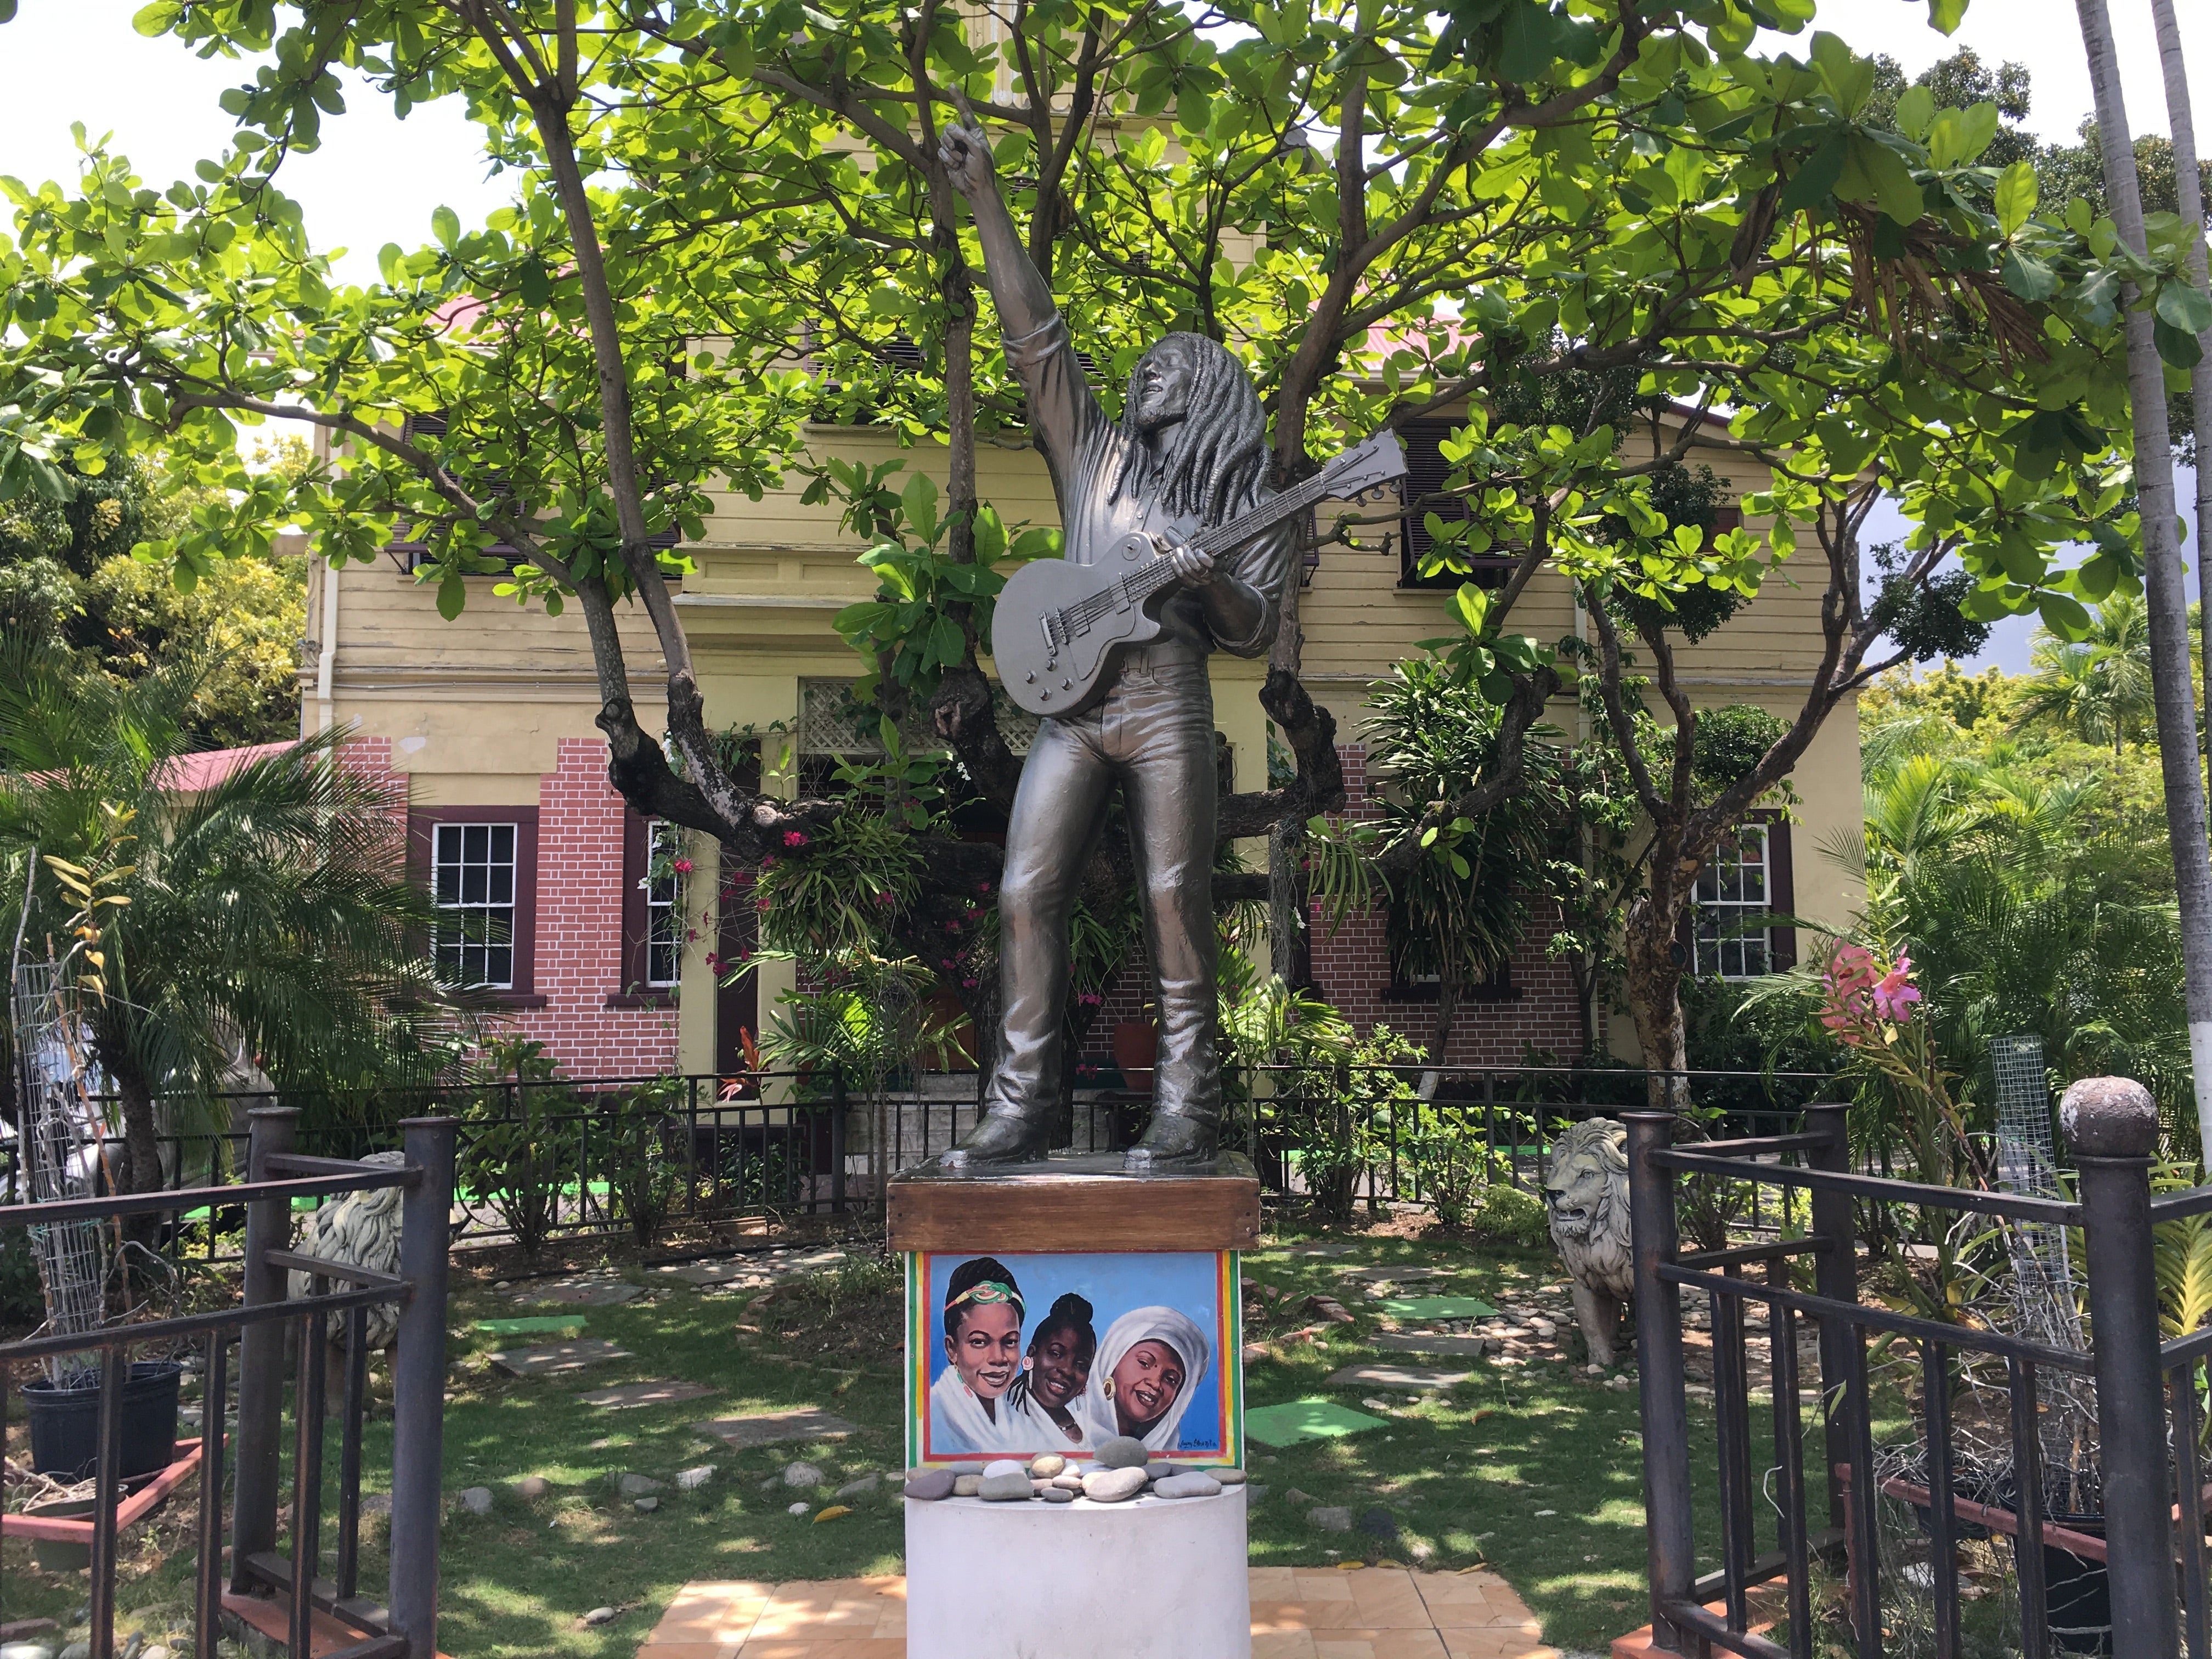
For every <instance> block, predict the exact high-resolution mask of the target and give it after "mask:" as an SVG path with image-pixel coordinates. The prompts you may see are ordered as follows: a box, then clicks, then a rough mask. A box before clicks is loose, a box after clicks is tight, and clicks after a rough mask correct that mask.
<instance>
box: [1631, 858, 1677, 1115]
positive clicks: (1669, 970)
mask: <svg viewBox="0 0 2212 1659" xmlns="http://www.w3.org/2000/svg"><path fill="white" fill-rule="evenodd" d="M1679 921H1680V916H1679V915H1677V914H1676V913H1675V908H1674V906H1673V905H1671V904H1669V903H1667V902H1665V901H1664V900H1663V899H1662V898H1659V897H1656V896H1653V895H1649V894H1647V895H1646V896H1644V897H1642V898H1639V899H1638V900H1637V901H1636V902H1635V903H1633V904H1632V905H1631V906H1630V907H1629V910H1628V927H1627V930H1626V931H1627V939H1626V947H1627V950H1626V954H1627V957H1628V1008H1629V1012H1630V1014H1631V1015H1632V1017H1633V1018H1635V1021H1636V1037H1637V1041H1638V1044H1639V1045H1640V1046H1641V1047H1642V1048H1643V1050H1644V1097H1645V1103H1646V1104H1647V1105H1649V1106H1650V1109H1652V1110H1653V1111H1655V1112H1683V1111H1686V1110H1688V1109H1689V1105H1690V1079H1689V1071H1690V1037H1689V1028H1688V1026H1687V1025H1686V1024H1685V1023H1684V1021H1683V1018H1682V994H1681V993H1682V964H1681V963H1680V962H1678V961H1677V960H1675V956H1674V951H1675V929H1676V927H1677V924H1678V923H1679Z"/></svg>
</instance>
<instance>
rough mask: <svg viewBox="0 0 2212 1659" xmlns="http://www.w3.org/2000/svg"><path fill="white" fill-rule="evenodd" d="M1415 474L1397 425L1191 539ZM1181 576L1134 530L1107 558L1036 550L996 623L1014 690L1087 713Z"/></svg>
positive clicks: (1270, 520) (1151, 631)
mask: <svg viewBox="0 0 2212 1659" xmlns="http://www.w3.org/2000/svg"><path fill="white" fill-rule="evenodd" d="M1405 476H1406V453H1405V451H1404V450H1403V449H1402V448H1401V447H1400V446H1399V443H1398V435H1397V434H1396V433H1395V432H1389V431H1383V432H1378V433H1376V435H1374V436H1373V437H1371V438H1370V439H1368V440H1367V441H1366V442H1364V443H1363V444H1361V445H1359V446H1358V447H1357V448H1353V449H1347V450H1346V451H1345V452H1344V453H1343V454H1341V455H1340V456H1338V457H1337V458H1336V459H1334V460H1333V461H1331V462H1330V463H1329V464H1328V465H1327V466H1325V467H1323V468H1322V470H1321V471H1319V472H1316V474H1315V475H1314V476H1313V477H1310V478H1308V479H1307V480H1306V481H1305V482H1304V483H1299V484H1295V485H1293V486H1291V488H1290V489H1286V490H1285V491H1283V493H1282V494H1281V495H1270V496H1269V497H1267V500H1265V501H1261V503H1260V504H1259V505H1258V506H1257V507H1254V508H1252V509H1251V511H1249V513H1241V514H1239V515H1238V516H1237V517H1236V518H1234V519H1231V520H1230V521H1229V522H1228V523H1227V524H1224V525H1217V526H1214V527H1213V528H1212V529H1211V530H1205V531H1200V532H1199V533H1198V534H1197V535H1195V536H1193V537H1191V538H1189V541H1188V545H1189V546H1191V547H1194V548H1196V549H1198V550H1200V552H1202V553H1211V554H1212V555H1213V556H1215V557H1216V558H1219V557H1220V556H1222V555H1223V554H1225V553H1226V552H1229V551H1230V550H1232V549H1234V548H1237V547H1241V546H1243V544H1245V543H1246V542H1249V541H1250V540H1251V539H1252V538H1254V537H1255V536H1257V535H1259V534H1260V533H1261V532H1262V531H1265V530H1268V529H1271V528H1273V526H1276V525H1278V524H1280V523H1281V522H1282V521H1283V520H1285V519H1287V518H1290V517H1291V516H1292V515H1293V514H1296V513H1303V512H1304V511H1305V510H1306V509H1307V508H1308V507H1311V506H1313V505H1314V503H1315V502H1316V501H1352V500H1354V499H1356V498H1357V497H1359V496H1362V495H1370V494H1372V493H1374V492H1376V491H1377V490H1379V489H1382V488H1383V486H1384V485H1386V484H1389V483H1393V482H1394V481H1395V480H1397V479H1399V478H1402V477H1405ZM1179 585H1180V584H1179V583H1178V582H1177V580H1176V574H1175V565H1174V562H1172V561H1171V560H1170V559H1168V558H1166V557H1164V556H1162V555H1161V554H1160V552H1159V550H1158V548H1157V547H1156V546H1155V544H1154V543H1153V540H1152V537H1151V536H1149V535H1147V534H1146V533H1145V532H1142V531H1134V532H1131V533H1130V534H1128V535H1127V536H1124V537H1122V538H1121V539H1120V540H1119V541H1118V542H1116V543H1115V545H1114V547H1113V549H1112V550H1110V551H1109V553H1108V554H1107V556H1106V557H1105V558H1103V559H1102V560H1101V561H1099V562H1097V564H1072V563H1070V562H1068V561H1067V560H1066V559H1035V560H1032V561H1030V562H1029V563H1028V564H1025V565H1024V566H1023V567H1022V568H1020V569H1019V570H1017V571H1016V572H1015V573H1014V574H1012V576H1011V577H1010V578H1008V579H1007V581H1006V586H1005V588H1004V589H1003V590H1001V591H1000V594H999V604H998V610H997V613H996V615H995V616H994V619H993V621H992V623H991V654H992V656H993V657H994V659H996V660H997V665H998V670H999V679H1000V684H1003V685H1004V686H1005V687H1006V695H1007V696H1010V697H1012V699H1013V700H1014V702H1016V703H1017V704H1018V705H1019V706H1020V707H1021V708H1025V709H1027V710H1028V711H1029V712H1030V714H1056V715H1060V716H1061V717H1062V718H1065V717H1066V716H1067V715H1070V714H1081V713H1082V712H1083V711H1084V710H1085V709H1086V708H1090V707H1091V705H1093V704H1094V703H1096V702H1097V701H1098V700H1099V698H1100V697H1102V696H1104V695H1105V683H1106V680H1107V678H1108V676H1107V671H1108V670H1109V668H1110V667H1112V665H1113V664H1114V661H1115V659H1116V658H1117V657H1118V656H1119V655H1120V653H1121V652H1122V651H1124V650H1127V649H1128V648H1129V647H1134V646H1140V645H1146V644H1149V643H1150V642H1151V641H1153V640H1155V639H1157V638H1158V637H1159V632H1160V626H1161V624H1160V607H1161V605H1163V604H1164V603H1165V601H1166V599H1167V596H1168V595H1169V594H1170V593H1171V592H1174V591H1175V589H1176V587H1177V586H1179Z"/></svg>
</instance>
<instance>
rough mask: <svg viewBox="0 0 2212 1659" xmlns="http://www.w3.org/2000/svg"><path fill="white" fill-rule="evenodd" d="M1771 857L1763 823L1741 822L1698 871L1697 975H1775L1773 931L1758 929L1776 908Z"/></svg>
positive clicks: (1753, 976) (1733, 977)
mask: <svg viewBox="0 0 2212 1659" xmlns="http://www.w3.org/2000/svg"><path fill="white" fill-rule="evenodd" d="M1773 854H1774V848H1773V843H1772V841H1771V836H1770V832H1769V829H1768V827H1767V826H1766V825H1765V824H1763V823H1744V824H1739V825H1737V826H1736V829H1735V835H1734V836H1732V837H1731V838H1730V839H1729V840H1726V841H1723V842H1722V843H1721V844H1720V847H1719V848H1718V849H1717V850H1716V851H1715V853H1714V854H1713V856H1712V860H1711V862H1710V863H1708V864H1707V865H1706V866H1705V869H1704V870H1702V871H1701V872H1699V875H1698V894H1697V898H1696V900H1695V905H1696V908H1695V909H1694V910H1693V912H1692V915H1693V917H1694V921H1695V928H1696V939H1697V963H1696V971H1697V972H1698V973H1699V974H1718V975H1720V976H1721V977H1722V978H1723V979H1759V978H1761V977H1763V976H1764V975H1767V974H1771V973H1772V972H1773V971H1774V948H1773V933H1774V930H1773V929H1772V928H1771V927H1761V926H1759V925H1757V924H1758V922H1759V921H1760V920H1761V919H1763V918H1765V917H1766V916H1768V915H1771V914H1772V912H1773V909H1774V860H1773Z"/></svg>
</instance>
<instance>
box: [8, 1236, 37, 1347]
mask: <svg viewBox="0 0 2212 1659" xmlns="http://www.w3.org/2000/svg"><path fill="white" fill-rule="evenodd" d="M45 1320H46V1293H45V1292H44V1291H42V1290H41V1289H40V1285H39V1259H38V1257H37V1256H36V1255H33V1252H32V1249H31V1236H30V1234H29V1233H27V1232H11V1233H9V1235H8V1236H7V1237H5V1238H0V1325H8V1326H14V1327H23V1326H36V1325H39V1324H41V1323H43V1322H45Z"/></svg>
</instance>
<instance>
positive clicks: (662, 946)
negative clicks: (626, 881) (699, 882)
mask: <svg viewBox="0 0 2212 1659" xmlns="http://www.w3.org/2000/svg"><path fill="white" fill-rule="evenodd" d="M650 829H651V835H650V837H649V839H648V840H647V842H646V854H645V871H646V873H645V879H644V881H643V882H642V883H641V885H642V886H643V888H644V889H645V982H646V983H647V985H649V986H652V987H654V988H656V989H665V988H667V987H670V986H672V985H673V984H675V983H676V972H677V966H678V963H679V962H680V961H681V960H682V958H683V956H684V935H683V931H682V929H681V927H679V926H678V921H679V918H680V915H681V907H680V906H679V904H678V887H679V885H680V884H679V883H678V880H677V877H676V872H675V871H674V870H673V869H671V868H670V867H669V861H670V860H672V859H674V858H675V857H676V856H677V854H678V850H679V849H680V848H682V846H683V845H684V842H683V832H682V831H681V830H679V829H678V828H677V827H676V826H675V825H674V824H672V823H661V822H660V821H659V820H658V819H656V820H655V821H654V822H653V824H652V825H651V826H650ZM656 872H658V873H656Z"/></svg>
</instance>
